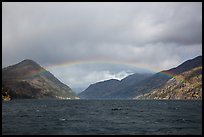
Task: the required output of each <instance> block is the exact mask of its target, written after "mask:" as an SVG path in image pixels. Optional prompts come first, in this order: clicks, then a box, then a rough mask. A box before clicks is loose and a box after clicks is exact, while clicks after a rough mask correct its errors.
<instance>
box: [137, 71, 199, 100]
mask: <svg viewBox="0 0 204 137" xmlns="http://www.w3.org/2000/svg"><path fill="white" fill-rule="evenodd" d="M136 99H202V67H196V68H193V69H191V70H189V71H185V72H183V73H181V74H179V75H175V76H174V77H173V78H171V79H170V80H168V81H167V82H166V83H165V84H164V85H163V86H162V87H161V88H158V89H156V90H153V91H151V92H150V93H147V94H144V95H143V96H138V97H136Z"/></svg>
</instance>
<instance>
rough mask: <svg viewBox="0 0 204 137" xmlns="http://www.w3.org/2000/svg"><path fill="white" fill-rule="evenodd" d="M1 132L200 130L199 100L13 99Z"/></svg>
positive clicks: (4, 112)
mask: <svg viewBox="0 0 204 137" xmlns="http://www.w3.org/2000/svg"><path fill="white" fill-rule="evenodd" d="M2 134H3V135H6V134H32V135H33V134H63V135H65V134H68V135H69V134H70V135H71V134H72V135H73V134H80V135H85V134H94V135H95V134H97V135H98V134H114V135H116V134H117V135H118V134H121V135H125V134H133V135H135V134H136V135H137V134H142V135H144V134H150V135H152V134H165V135H166V134H173V135H174V134H202V101H201V100H199V101H189V100H188V101H184V100H180V101H169V100H168V101H167V100H166V101H161V100H160V101H153V100H12V101H10V102H2Z"/></svg>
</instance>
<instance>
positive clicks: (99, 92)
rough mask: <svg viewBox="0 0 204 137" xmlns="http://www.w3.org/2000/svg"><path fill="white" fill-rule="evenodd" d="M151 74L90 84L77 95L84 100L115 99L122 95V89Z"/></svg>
mask: <svg viewBox="0 0 204 137" xmlns="http://www.w3.org/2000/svg"><path fill="white" fill-rule="evenodd" d="M151 75H152V74H139V73H135V74H132V75H130V76H127V77H125V78H124V79H122V80H121V81H119V80H116V79H110V80H106V81H102V82H98V83H95V84H91V85H90V86H89V87H88V88H87V89H85V90H84V91H83V92H81V93H80V94H79V96H80V98H84V99H117V98H123V97H120V96H122V95H123V91H124V90H123V89H125V88H127V87H129V86H132V85H134V84H137V83H138V82H140V81H142V80H144V79H145V78H147V77H150V76H151Z"/></svg>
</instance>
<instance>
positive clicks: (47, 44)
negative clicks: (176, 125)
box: [2, 2, 202, 92]
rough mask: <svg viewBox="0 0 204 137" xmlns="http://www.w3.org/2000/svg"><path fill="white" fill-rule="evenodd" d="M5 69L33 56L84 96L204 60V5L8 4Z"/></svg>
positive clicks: (4, 10)
mask: <svg viewBox="0 0 204 137" xmlns="http://www.w3.org/2000/svg"><path fill="white" fill-rule="evenodd" d="M2 40H3V41H2V67H6V66H8V65H13V64H16V63H18V62H20V61H22V60H24V59H32V60H34V61H36V62H37V63H38V64H40V65H41V66H43V67H44V68H46V69H48V70H49V71H50V72H51V73H53V74H54V75H55V76H56V77H57V78H58V79H60V80H61V81H62V82H63V83H65V84H67V85H68V86H70V87H71V88H73V89H74V90H77V92H79V91H80V89H81V90H83V89H85V88H87V87H88V85H89V84H91V83H95V82H98V81H102V80H106V79H110V78H115V79H122V78H124V77H125V76H127V75H130V74H133V73H135V72H137V73H144V72H149V71H151V72H153V73H155V72H158V71H161V70H164V69H169V68H172V67H176V66H177V65H179V64H180V63H182V62H184V61H186V60H188V59H191V58H194V57H196V56H199V55H202V3H201V2H200V3H196V2H194V3H166V2H165V3H147V2H145V3H136V2H135V3H130V2H128V3H90V2H86V3H30V2H29V3H11V2H10V3H5V2H4V3H2Z"/></svg>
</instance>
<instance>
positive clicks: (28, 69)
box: [2, 59, 76, 99]
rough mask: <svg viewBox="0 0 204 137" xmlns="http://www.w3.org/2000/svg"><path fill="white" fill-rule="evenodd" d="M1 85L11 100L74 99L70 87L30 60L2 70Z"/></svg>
mask: <svg viewBox="0 0 204 137" xmlns="http://www.w3.org/2000/svg"><path fill="white" fill-rule="evenodd" d="M2 84H3V85H5V86H6V87H8V88H9V89H11V90H9V93H8V94H9V95H10V96H11V97H12V98H36V99H40V98H75V97H76V95H75V93H74V92H73V91H72V89H71V88H70V87H68V86H67V85H65V84H63V83H62V82H60V81H59V80H58V79H57V78H56V77H54V76H53V75H52V74H51V73H50V72H49V71H47V70H45V69H44V68H42V67H41V66H40V65H38V64H37V63H36V62H34V61H32V60H28V59H27V60H24V61H22V62H20V63H18V64H16V65H12V66H9V67H6V68H3V69H2Z"/></svg>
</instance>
